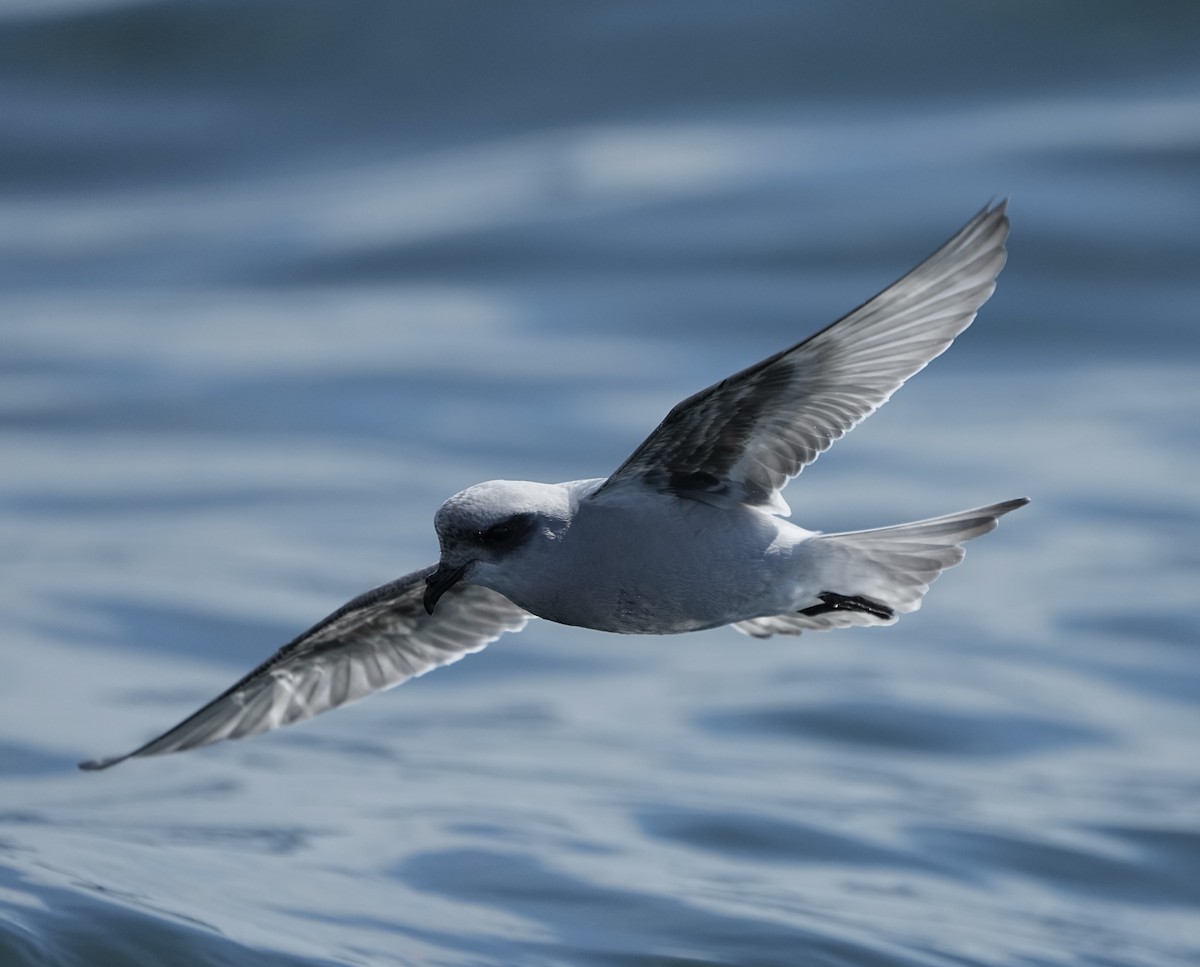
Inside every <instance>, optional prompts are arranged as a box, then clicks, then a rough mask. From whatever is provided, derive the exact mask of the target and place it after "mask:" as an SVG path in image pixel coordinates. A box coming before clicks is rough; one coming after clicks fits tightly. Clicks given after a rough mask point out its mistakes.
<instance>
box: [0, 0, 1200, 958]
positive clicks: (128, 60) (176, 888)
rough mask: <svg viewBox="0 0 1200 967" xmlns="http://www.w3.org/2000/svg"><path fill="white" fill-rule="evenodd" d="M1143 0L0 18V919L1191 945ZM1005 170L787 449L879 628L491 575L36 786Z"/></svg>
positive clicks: (630, 949)
mask: <svg viewBox="0 0 1200 967" xmlns="http://www.w3.org/2000/svg"><path fill="white" fill-rule="evenodd" d="M1198 37H1200V6H1198V5H1196V4H1187V3H1166V2H1163V3H1146V4H1139V5H1133V4H1122V3H1117V2H1115V0H1104V2H1098V3H1097V2H1086V3H1085V2H1078V0H1076V2H1061V3H1056V4H1033V3H1008V4H992V3H971V4H949V3H941V2H916V3H908V4H890V3H865V2H844V0H839V2H836V3H835V2H826V3H808V4H800V3H772V2H763V3H715V2H708V0H690V2H687V3H673V2H662V0H636V2H634V0H609V2H606V3H602V4H588V5H584V4H564V3H549V2H543V3H533V2H522V3H511V4H495V3H481V2H465V0H464V2H456V3H442V4H388V3H374V2H356V0H341V2H317V0H275V2H267V0H240V2H237V3H233V2H211V0H210V2H198V0H195V2H193V0H174V2H165V0H159V2H155V0H142V2H136V0H21V2H17V0H12V2H9V3H7V4H5V5H3V6H2V7H0V549H2V553H0V614H2V615H3V618H4V629H5V630H4V634H3V636H2V639H0V670H2V671H0V965H3V967H28V965H43V964H45V965H87V967H92V965H122V967H125V965H133V967H142V965H144V967H158V965H161V964H172V965H185V967H190V965H205V967H208V965H227V964H238V965H243V964H251V965H260V964H261V965H272V967H274V965H281V967H282V965H289V967H298V965H305V967H309V965H311V967H316V965H322V967H324V965H348V964H372V965H374V964H387V965H391V964H401V965H439V967H449V965H453V967H478V965H514V964H520V965H560V964H561V965H603V967H651V965H654V967H666V965H677V967H682V965H685V964H687V965H700V964H704V965H713V964H722V965H746V967H750V965H754V967H763V965H819V967H826V965H830V967H832V965H838V967H850V965H854V967H859V965H865V967H951V965H953V967H963V965H989V967H990V965H1004V967H1034V965H1036V967H1050V965H1082V964H1086V965H1100V967H1118V965H1120V967H1168V965H1169V967H1183V965H1187V964H1195V963H1197V962H1200V885H1198V884H1200V751H1198V750H1200V610H1198V607H1197V606H1198V605H1200V591H1198V589H1200V553H1198V552H1197V547H1198V546H1200V487H1198V485H1197V480H1200V379H1198V378H1197V367H1198V364H1200V326H1198V325H1197V322H1198V319H1200V269H1198V266H1200V217H1198V216H1200V59H1198V58H1197V56H1196V50H1197V38H1198ZM1005 195H1009V196H1011V198H1012V203H1011V214H1012V219H1013V224H1014V229H1013V235H1012V240H1011V245H1010V250H1011V259H1010V261H1009V264H1008V267H1007V268H1006V270H1005V272H1004V274H1003V276H1002V277H1001V282H1000V288H999V289H998V291H997V294H996V296H995V297H994V299H993V300H992V301H991V302H990V303H989V304H988V305H987V306H986V307H985V309H984V311H983V313H982V314H981V316H980V319H979V321H978V322H977V324H976V326H975V327H973V328H972V329H971V330H970V331H969V332H968V333H967V334H966V335H965V336H964V337H963V338H962V339H961V340H960V341H959V343H958V344H957V345H956V346H955V347H954V348H953V349H952V350H951V351H950V352H949V353H948V354H947V355H946V356H944V357H942V358H941V359H939V360H937V361H936V363H935V364H934V365H933V366H932V367H931V368H930V369H929V370H927V371H926V372H924V373H922V374H921V375H920V376H919V377H918V378H917V379H916V380H914V381H913V383H912V384H911V385H910V386H907V387H906V388H905V389H904V390H903V391H902V392H901V393H899V394H898V396H897V397H896V399H895V400H894V401H893V402H892V403H891V404H890V405H889V406H888V407H886V408H885V409H884V410H883V411H881V412H880V413H879V414H877V415H876V416H875V417H873V418H872V419H871V420H870V421H868V423H866V424H865V425H864V426H862V427H861V428H859V429H858V430H856V431H855V433H854V434H852V435H851V436H850V437H849V438H847V439H846V440H845V441H843V442H841V443H840V444H838V446H837V447H836V448H835V449H834V450H833V451H832V452H831V453H829V454H828V455H826V456H825V457H823V458H822V459H821V461H820V462H819V463H818V464H817V465H815V466H814V467H812V468H810V469H809V470H807V471H806V472H805V474H804V475H803V478H802V479H801V480H799V481H797V482H796V483H795V484H793V486H792V488H791V490H790V491H789V493H788V497H789V500H790V502H791V504H792V506H793V508H794V510H795V513H796V519H797V520H799V521H800V522H801V523H803V524H806V525H808V526H813V527H819V528H822V529H827V530H833V529H839V528H854V527H868V526H875V525H882V524H888V523H894V522H898V521H902V520H907V519H912V518H917V517H924V516H930V515H933V514H937V513H943V512H949V511H952V510H956V509H960V508H963V507H968V506H973V505H978V504H982V503H986V502H990V501H995V500H1000V499H1004V498H1009V497H1015V496H1020V495H1026V494H1027V495H1029V496H1031V497H1032V498H1034V503H1033V504H1032V505H1031V506H1030V507H1029V508H1028V509H1027V510H1023V511H1021V512H1020V513H1019V514H1015V515H1013V516H1012V517H1009V518H1007V519H1006V520H1005V521H1004V523H1003V526H1002V527H1001V528H1000V529H999V530H998V531H997V532H996V533H995V534H992V535H990V536H988V537H986V538H984V539H983V540H981V541H979V542H978V543H975V544H973V545H972V546H971V550H970V554H969V556H968V560H967V562H966V563H965V565H964V566H963V567H961V568H958V569H956V570H954V571H952V572H950V573H949V574H947V575H946V576H945V577H944V578H943V579H942V580H941V581H940V582H939V583H938V584H937V586H936V587H935V588H934V589H933V590H932V592H931V593H930V595H929V597H928V599H927V602H926V607H925V608H924V609H923V610H922V611H921V612H919V613H918V614H915V615H910V616H907V617H906V618H905V619H904V620H903V621H901V622H900V623H899V624H898V625H897V626H896V627H894V628H891V629H886V630H856V631H843V632H838V633H835V634H829V635H806V636H804V637H802V638H800V639H789V638H776V639H771V640H769V641H754V640H751V639H748V638H744V637H742V636H740V635H737V634H736V633H734V632H732V631H728V630H724V631H714V632H709V633H705V634H698V635H690V636H684V637H679V638H669V639H649V638H621V637H617V636H604V635H600V634H598V633H589V632H586V631H581V630H577V629H567V628H560V627H557V626H553V625H550V624H547V623H540V622H535V623H534V625H532V626H531V627H530V628H529V629H528V630H527V631H525V632H524V633H523V634H521V635H518V636H511V637H508V638H505V639H502V640H501V641H500V642H498V643H497V644H495V645H493V646H492V647H490V648H489V649H488V650H486V651H484V652H483V653H481V654H479V655H476V656H472V657H471V658H470V659H469V660H467V661H463V662H461V663H460V664H457V665H455V666H453V667H451V668H448V669H443V670H441V671H439V672H437V673H436V674H433V675H431V676H429V677H427V678H423V679H421V680H420V681H418V682H414V683H410V684H409V685H407V686H405V687H404V688H402V689H400V690H398V691H395V692H391V693H388V694H386V695H382V696H377V697H375V698H373V699H372V700H370V701H367V702H364V703H362V704H359V705H356V706H354V707H352V708H348V709H344V710H341V711H338V712H336V713H334V714H331V715H329V716H325V717H323V718H320V719H318V720H316V721H315V722H312V723H308V724H306V725H304V726H301V727H297V728H294V729H288V730H285V731H283V732H280V733H277V734H272V735H269V736H264V737H261V738H258V739H255V740H253V741H249V742H245V743H237V744H225V745H222V746H217V747H213V748H211V749H206V750H202V751H198V752H194V753H188V754H186V755H179V756H171V757H166V758H162V759H152V760H145V761H138V762H131V763H128V764H126V765H124V766H122V767H120V768H118V769H114V770H112V771H110V772H106V773H102V774H95V775H90V774H83V773H80V772H78V771H76V770H75V768H74V764H75V762H76V761H78V760H79V759H82V758H87V757H92V756H96V755H103V754H109V753H115V752H120V751H123V750H126V749H128V748H129V747H131V746H132V745H134V744H136V743H139V742H141V741H143V740H145V739H147V738H149V737H150V736H152V735H153V734H156V733H157V732H158V731H160V730H161V729H162V728H164V727H166V726H168V725H171V724H173V723H174V722H175V721H177V720H178V719H179V718H180V717H181V716H182V715H184V714H186V713H188V712H190V711H191V710H192V709H193V708H194V707H195V706H196V705H197V704H199V703H200V702H202V701H204V700H206V699H207V698H209V697H211V696H212V695H213V694H215V693H216V692H217V691H219V690H221V689H223V688H224V687H225V686H226V685H228V684H229V683H230V682H231V681H232V680H233V679H234V678H235V677H237V676H239V675H240V674H242V673H243V672H244V671H246V670H247V669H248V668H250V667H251V666H253V665H255V664H256V663H257V662H259V661H260V660H261V659H262V658H264V657H265V656H266V655H267V654H269V653H270V652H271V651H273V650H274V649H275V648H276V647H277V646H278V645H279V644H281V643H282V642H283V641H285V640H287V639H288V638H290V637H291V636H292V635H293V634H295V633H296V632H298V631H299V630H301V629H302V628H304V627H305V626H307V625H308V624H310V623H311V622H313V621H315V620H316V619H318V618H319V617H321V616H322V615H323V614H325V613H326V612H328V611H330V610H332V609H333V608H334V607H336V606H337V605H339V604H341V603H342V602H343V601H344V600H346V599H347V598H349V597H350V596H352V595H353V594H355V593H357V592H358V591H361V590H363V589H364V588H366V587H369V586H371V585H374V584H377V583H380V582H382V581H384V580H386V579H389V578H391V577H394V576H396V575H398V574H401V573H404V572H407V571H409V570H411V569H414V568H416V567H419V566H422V565H424V564H426V563H429V562H431V561H432V560H433V559H434V556H435V554H436V543H435V541H434V537H433V533H432V529H431V526H430V519H431V515H432V512H433V510H434V509H435V508H436V507H437V505H438V503H439V502H440V501H441V500H442V499H444V498H445V497H446V496H448V495H449V494H451V493H453V492H454V491H456V490H458V489H460V488H461V487H463V486H466V485H468V484H471V483H474V482H476V481H478V480H482V479H487V478H492V477H527V478H532V479H543V480H562V479H572V478H577V477H584V476H597V475H601V474H603V473H605V472H607V471H609V470H611V469H613V468H615V467H616V466H617V464H618V463H620V461H621V460H622V459H623V458H624V456H625V455H626V454H627V453H628V452H629V451H630V450H631V449H632V447H633V446H634V445H635V444H636V443H637V442H639V441H640V439H641V438H642V437H643V436H644V435H645V434H646V433H647V432H648V431H649V430H650V429H651V428H652V427H653V426H654V425H655V424H656V423H657V421H658V420H659V419H660V418H661V417H662V415H663V414H664V413H665V412H666V410H667V409H668V407H669V406H670V405H672V404H673V403H674V402H676V401H677V400H679V399H680V398H682V397H684V396H686V395H688V394H689V393H691V392H694V391H695V390H697V389H699V388H701V387H703V386H705V385H707V384H708V383H711V382H713V381H714V380H716V379H719V378H721V377H723V376H725V375H727V374H728V373H730V372H732V371H733V370H734V369H736V368H740V367H741V366H743V365H746V364H749V363H751V362H754V361H756V360H757V359H759V358H760V357H762V356H764V355H766V354H767V353H769V352H773V351H774V350H776V349H779V348H781V347H782V346H784V345H787V344H789V343H792V342H794V341H796V340H798V339H800V338H802V337H804V336H805V335H807V334H809V333H810V332H811V331H812V330H814V329H816V328H817V327H819V326H822V325H824V324H825V323H827V322H829V321H830V320H832V319H833V318H835V317H836V316H838V315H840V314H841V313H842V312H844V311H846V310H847V309H849V308H851V307H853V306H854V305H856V304H857V303H859V302H860V301H862V300H863V299H864V298H866V297H867V296H869V295H870V294H872V293H873V292H874V291H876V290H877V289H878V288H880V287H882V286H883V285H885V284H886V283H888V282H890V281H891V280H892V279H894V278H895V277H896V276H898V275H899V274H901V273H902V272H903V271H905V270H906V269H907V268H909V267H910V266H911V265H913V264H914V263H915V262H917V261H918V260H919V259H921V258H922V257H924V256H925V255H926V254H928V253H929V252H930V251H932V249H933V248H934V247H936V245H938V244H939V243H940V242H941V241H942V240H943V239H944V238H946V237H947V236H948V235H950V234H951V233H952V232H953V231H954V230H955V229H956V228H957V227H958V226H959V225H960V224H961V223H963V222H964V221H966V219H967V218H968V217H969V216H970V215H971V214H973V213H974V212H975V211H976V210H977V209H978V208H979V207H981V206H982V205H983V204H984V203H986V202H987V201H988V200H989V199H990V198H993V197H998V196H1005Z"/></svg>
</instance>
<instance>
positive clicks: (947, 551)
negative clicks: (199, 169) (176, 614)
mask: <svg viewBox="0 0 1200 967" xmlns="http://www.w3.org/2000/svg"><path fill="white" fill-rule="evenodd" d="M1006 208H1007V202H1006V201H1001V202H998V203H994V204H993V203H989V204H988V205H987V206H985V207H984V208H983V209H982V210H981V211H980V212H979V213H978V214H977V215H975V217H973V218H972V219H971V220H970V221H969V222H968V223H967V224H966V225H965V226H964V227H963V228H962V229H960V230H959V231H958V232H957V233H956V234H955V235H954V236H953V237H951V238H950V239H949V241H947V242H946V243H945V244H944V245H943V246H942V247H941V248H939V249H938V250H937V251H936V252H934V253H933V254H932V255H931V256H929V257H928V258H927V259H925V261H923V262H922V263H921V264H920V265H918V266H917V267H916V268H915V269H913V270H912V271H911V272H909V273H908V274H907V275H905V276H903V277H902V278H900V279H899V280H898V281H896V282H895V283H893V284H892V285H890V286H888V287H887V288H886V289H884V290H883V291H881V292H880V293H879V294H877V295H876V296H874V297H873V298H872V299H870V300H868V301H867V302H864V303H863V304H862V305H860V306H859V307H858V308H857V309H855V310H853V311H852V312H850V313H848V314H847V315H845V316H843V317H842V318H841V319H839V320H837V321H836V322H834V323H832V324H830V325H828V326H826V327H825V328H823V329H821V330H819V331H818V332H816V333H815V334H813V335H811V336H809V337H808V338H807V339H805V340H803V341H802V342H799V343H797V344H795V345H793V346H790V347H788V348H786V349H783V350H782V351H780V352H777V353H775V354H774V355H772V356H769V357H768V358H766V359H764V360H762V361H760V362H758V363H756V364H754V365H752V366H749V367H748V368H746V369H743V370H741V371H740V372H738V373H735V374H734V375H732V376H730V377H728V378H727V379H724V380H721V381H720V382H718V383H716V384H714V385H712V386H710V387H708V388H707V389H704V390H701V391H700V392H699V393H696V394H695V395H693V396H690V397H688V398H687V399H685V400H683V401H682V402H681V403H679V404H678V405H676V406H675V407H674V408H673V409H672V410H671V411H670V412H669V413H668V414H667V416H666V418H665V419H664V420H663V421H662V423H661V424H659V426H658V427H657V429H655V430H654V432H652V433H651V434H650V435H649V436H648V437H647V438H646V439H645V441H643V442H642V443H641V444H640V445H639V446H638V447H637V448H636V449H635V450H634V451H633V453H632V454H631V455H630V456H629V458H628V459H627V460H626V461H625V462H624V463H623V464H621V466H619V467H618V468H617V469H616V471H615V472H614V473H612V474H611V475H610V476H608V477H606V478H595V479H589V480H574V481H569V482H566V483H555V484H547V483H534V482H531V481H513V480H492V481H487V482H484V483H480V484H476V485H474V486H472V487H468V488H467V489H466V490H464V491H462V492H461V493H458V494H456V495H454V496H453V497H451V498H450V499H449V500H447V501H446V502H445V503H444V504H442V506H441V507H440V508H439V509H438V511H437V512H436V514H435V516H434V528H435V530H436V533H437V538H438V544H439V548H440V558H439V561H438V563H437V564H436V565H432V566H429V567H425V568H422V569H420V570H417V571H413V572H412V573H410V574H407V575H405V576H404V577H401V578H399V579H397V580H394V581H391V582H390V583H387V584H384V585H382V586H380V587H377V588H374V589H373V590H370V591H367V592H366V593H364V594H362V595H360V596H358V597H356V598H354V599H353V600H352V601H350V602H348V603H347V604H345V605H343V606H342V607H340V608H338V609H337V610H336V611H334V612H333V613H332V614H330V615H329V616H328V617H326V618H324V619H323V620H321V621H319V622H317V624H315V625H314V626H313V627H311V628H309V629H308V630H307V631H305V632H304V633H303V634H301V635H299V636H298V637H297V638H295V639H294V640H293V641H291V642H290V643H289V644H287V645H285V646H284V647H283V648H281V649H280V650H279V651H277V652H276V653H275V654H273V655H272V656H271V657H270V658H268V659H267V660H266V661H265V662H263V663H262V664H261V665H259V666H258V667H257V668H255V669H254V670H253V671H251V672H250V673H249V674H247V675H246V676H245V677H243V678H242V679H241V680H239V681H238V682H236V683H235V684H234V685H232V686H231V687H230V688H228V689H227V690H226V691H224V692H222V693H221V694H220V695H218V696H217V697H216V698H214V699H213V700H212V701H211V702H209V703H208V704H207V705H204V706H203V707H202V708H200V709H199V710H198V711H197V712H195V713H194V714H192V715H190V716H189V717H188V718H186V719H184V720H183V721H182V722H180V723H179V724H178V725H176V726H174V727H173V728H171V729H169V730H168V731H166V732H165V733H163V734H162V735H159V736H158V737H157V738H154V739H151V740H150V741H149V742H146V743H145V744H144V745H141V746H139V747H137V748H135V749H134V750H133V751H131V752H127V753H125V754H124V755H117V756H112V757H109V758H103V759H94V760H89V761H86V762H81V763H80V764H79V765H80V768H82V769H85V770H99V769H107V768H109V767H110V766H113V765H116V764H117V763H119V762H123V761H125V760H126V759H130V758H135V757H143V756H155V755H161V754H164V753H168V752H178V751H182V750H185V749H193V748H197V747H199V746H205V745H209V744H211V743H214V742H217V741H220V740H223V739H241V738H245V737H247V736H252V735H256V734H259V733H262V732H266V731H269V730H272V729H276V728H279V727H281V726H285V725H290V724H292V723H294V722H299V721H301V720H304V719H308V718H311V717H312V716H314V715H318V714H320V713H322V712H325V711H328V710H330V709H333V708H336V707H338V706H340V705H344V704H346V703H347V702H351V701H355V700H357V699H360V698H363V697H365V696H367V695H370V694H372V693H374V692H377V691H381V690H383V689H388V688H392V687H394V686H396V685H400V684H402V683H403V682H406V681H408V680H409V679H412V678H415V677H417V676H420V675H423V674H425V673H426V672H429V671H431V670H433V669H435V668H438V667H440V666H443V665H448V664H450V663H451V662H455V661H458V660H459V659H460V658H463V657H464V656H466V655H468V654H471V653H473V652H477V651H479V650H481V649H482V648H484V647H485V646H486V645H488V644H489V643H491V642H493V641H495V640H496V639H497V638H499V637H500V636H501V635H503V634H504V633H506V632H516V631H519V630H521V629H522V628H524V627H525V625H526V624H527V622H528V621H529V620H530V619H531V618H533V617H540V618H543V619H546V620H548V621H552V622H558V623H561V624H564V625H574V626H579V627H583V628H591V629H595V630H597V631H605V632H613V633H617V634H642V635H668V634H680V633H684V632H691V631H699V630H703V629H709V628H717V627H722V626H726V625H731V626H732V627H733V628H734V629H736V630H737V631H740V632H742V633H744V634H748V635H752V636H755V637H760V638H762V637H769V636H771V635H776V634H787V635H795V634H800V633H801V632H804V631H827V630H830V629H834V628H842V627H847V626H854V625H859V626H879V625H891V624H894V623H895V622H896V620H897V618H898V616H899V615H901V614H905V613H909V612H912V611H915V610H917V609H918V608H919V607H920V605H921V601H922V598H923V597H924V595H925V593H926V591H928V590H929V585H930V583H931V582H932V581H933V580H934V579H935V578H936V577H938V575H939V574H941V572H942V571H944V570H945V569H946V568H949V567H952V566H954V565H956V564H958V563H959V561H961V560H962V558H963V554H964V550H963V547H962V545H963V544H964V543H965V542H966V541H969V540H971V539H973V538H975V537H978V536H980V535H981V534H985V533H987V532H989V531H991V530H992V529H994V528H995V526H996V522H997V520H998V519H999V518H1000V517H1001V516H1003V515H1004V514H1007V513H1009V512H1011V511H1014V510H1016V509H1017V508H1019V507H1023V506H1024V505H1025V504H1027V503H1028V499H1027V498H1023V497H1022V498H1018V499H1014V500H1006V501H1003V502H1000V503H995V504H991V505H990V506H986V507H980V508H976V509H972V510H966V511H961V512H959V513H955V514H949V515H946V516H941V517H935V518H930V519H927V520H921V521H917V522H914V523H907V524H900V525H897V526H892V527H883V528H878V529H873V530H860V531H853V532H842V533H822V532H820V531H816V530H807V529H805V528H802V527H800V526H798V525H796V524H793V523H791V522H790V521H788V520H787V519H786V517H787V516H788V515H789V514H790V510H789V508H788V505H787V503H786V502H785V501H784V499H783V496H782V494H781V489H782V488H783V487H784V486H785V485H786V484H787V483H788V481H789V480H791V479H792V478H793V477H795V476H797V475H798V474H799V473H800V472H801V471H802V470H803V469H804V468H805V467H806V466H808V465H809V464H810V463H812V462H813V461H814V460H816V459H817V457H818V456H819V455H820V454H821V453H823V452H824V451H825V450H826V449H828V448H829V446H830V445H831V444H833V442H834V441H836V440H838V439H840V438H841V437H842V436H843V435H845V434H846V433H847V432H848V431H849V430H851V429H852V428H853V427H855V426H857V425H858V424H859V423H860V422H861V421H862V420H863V419H865V418H866V417H867V416H869V415H870V414H871V413H873V412H874V411H875V410H876V409H878V408H879V407H880V406H881V405H882V404H883V403H885V402H886V401H887V400H888V399H889V398H890V397H891V396H892V394H893V393H894V392H895V391H896V390H897V389H898V388H899V387H900V386H901V385H902V384H903V383H904V382H905V381H906V380H907V379H908V378H909V377H911V376H913V375H914V374H915V373H917V372H919V371H920V370H921V369H923V368H924V367H925V366H926V365H927V364H928V363H929V362H930V361H931V360H932V359H934V358H935V357H937V356H939V355H940V354H941V353H942V352H944V351H945V350H946V349H947V347H949V345H950V344H951V342H952V341H953V340H954V339H955V337H956V336H958V335H959V333H961V332H962V331H963V330H964V329H966V328H967V326H969V325H970V324H971V322H972V321H973V320H974V319H975V315H976V313H977V312H978V310H979V308H980V307H981V306H982V305H983V303H984V302H986V301H987V299H988V298H989V297H990V296H991V294H992V292H993V291H994V290H995V285H996V277H997V276H998V275H999V273H1000V270H1001V269H1002V268H1003V266H1004V263H1005V260H1006V257H1007V255H1006V250H1005V244H1006V240H1007V237H1008V232H1009V220H1008V216H1007V214H1006Z"/></svg>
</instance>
